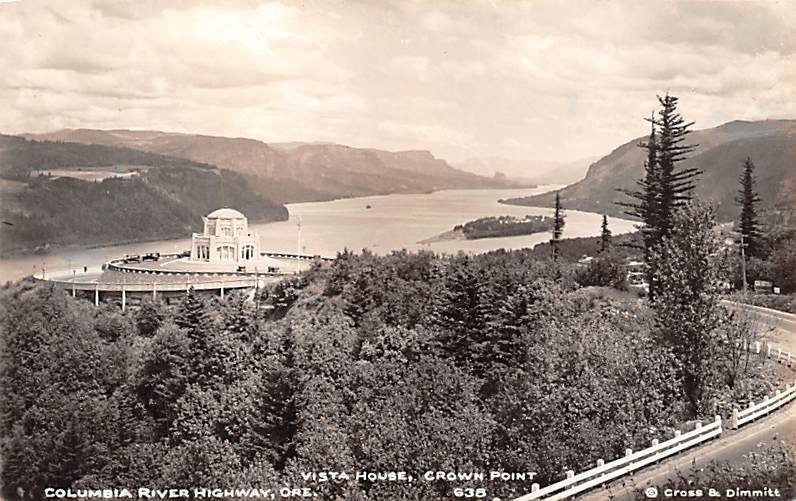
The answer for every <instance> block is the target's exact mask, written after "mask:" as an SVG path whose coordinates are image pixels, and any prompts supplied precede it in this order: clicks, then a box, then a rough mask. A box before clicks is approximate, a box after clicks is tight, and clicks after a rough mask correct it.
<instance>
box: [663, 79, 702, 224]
mask: <svg viewBox="0 0 796 501" xmlns="http://www.w3.org/2000/svg"><path fill="white" fill-rule="evenodd" d="M677 101H678V100H677V98H676V97H675V96H670V95H669V94H668V93H667V94H666V95H665V96H663V97H660V96H658V102H659V103H660V105H661V109H660V110H659V111H658V118H657V119H656V120H655V121H654V124H655V125H657V126H658V130H659V142H658V148H657V153H658V187H659V190H660V191H659V197H660V198H659V206H658V225H659V226H658V228H659V233H660V234H659V239H660V238H663V237H667V236H669V234H670V233H671V230H672V224H673V220H674V212H675V211H676V210H677V209H680V208H682V207H684V206H685V205H686V204H687V203H688V202H690V201H691V199H692V198H693V190H694V187H695V186H696V178H697V176H699V175H700V174H701V171H700V170H699V169H696V168H693V167H689V168H685V169H678V168H677V164H678V163H679V162H681V161H683V160H685V159H686V158H687V157H688V154H689V153H692V152H693V151H694V150H695V149H696V147H697V145H695V144H686V143H685V140H686V138H687V136H688V134H689V133H690V132H691V131H690V130H689V128H690V127H691V126H692V125H694V122H686V121H685V120H684V119H683V117H682V116H681V115H680V113H679V112H678V111H677Z"/></svg>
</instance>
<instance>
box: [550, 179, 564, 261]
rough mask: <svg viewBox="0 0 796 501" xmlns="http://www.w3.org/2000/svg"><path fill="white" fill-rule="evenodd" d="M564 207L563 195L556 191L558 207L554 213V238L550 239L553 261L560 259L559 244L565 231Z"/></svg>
mask: <svg viewBox="0 0 796 501" xmlns="http://www.w3.org/2000/svg"><path fill="white" fill-rule="evenodd" d="M564 218H565V216H564V209H562V208H561V196H560V194H559V192H556V208H555V214H554V215H553V238H552V239H551V240H550V246H551V247H552V249H553V261H558V244H559V242H560V241H561V235H562V234H563V232H564V225H565V222H564Z"/></svg>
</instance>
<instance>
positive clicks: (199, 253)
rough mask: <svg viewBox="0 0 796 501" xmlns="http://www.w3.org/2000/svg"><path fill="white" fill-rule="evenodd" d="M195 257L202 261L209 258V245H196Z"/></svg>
mask: <svg viewBox="0 0 796 501" xmlns="http://www.w3.org/2000/svg"><path fill="white" fill-rule="evenodd" d="M196 258H197V259H201V260H202V261H208V260H210V247H208V246H206V245H199V246H197V247H196Z"/></svg>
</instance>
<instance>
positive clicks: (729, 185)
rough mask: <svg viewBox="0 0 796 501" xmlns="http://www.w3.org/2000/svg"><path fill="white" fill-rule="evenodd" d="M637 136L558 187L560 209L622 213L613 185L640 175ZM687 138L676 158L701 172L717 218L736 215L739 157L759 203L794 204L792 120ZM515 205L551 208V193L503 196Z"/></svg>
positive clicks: (630, 185)
mask: <svg viewBox="0 0 796 501" xmlns="http://www.w3.org/2000/svg"><path fill="white" fill-rule="evenodd" d="M644 139H645V138H643V137H640V138H636V139H633V140H632V141H629V142H627V143H625V144H623V145H622V146H620V147H618V148H616V149H615V150H614V151H612V152H611V153H610V154H608V155H606V156H605V157H603V158H601V159H600V160H599V161H597V162H595V163H594V164H592V165H591V167H589V170H588V172H587V174H586V177H585V178H584V179H583V180H582V181H579V182H577V183H575V184H572V185H570V186H567V187H566V188H564V189H562V190H561V191H560V194H561V202H562V205H563V206H564V207H565V208H569V209H577V210H585V211H594V212H602V213H607V214H613V215H622V214H623V210H622V208H621V207H618V206H617V205H616V202H617V201H622V200H625V201H626V200H627V197H625V196H624V195H622V194H621V193H619V192H618V191H617V189H618V188H623V189H635V188H636V185H635V182H636V180H637V179H640V178H641V177H642V175H643V166H644V158H645V152H644V150H643V149H641V148H639V147H638V144H639V143H640V142H641V141H643V140H644ZM689 142H690V143H693V144H698V145H699V146H698V148H697V150H696V151H695V152H694V153H692V154H691V155H690V157H689V158H688V159H687V160H685V161H683V162H682V163H681V167H682V168H685V167H696V168H699V169H701V170H702V171H703V173H702V175H701V176H700V177H699V180H698V184H697V187H696V196H697V197H698V198H700V199H703V200H710V201H712V202H714V203H715V204H717V216H718V218H719V220H720V221H731V220H733V219H734V218H735V217H736V216H737V214H738V210H739V209H738V207H737V205H736V204H735V197H736V195H737V191H738V176H739V175H740V173H741V169H742V165H743V161H744V159H745V158H746V157H751V158H752V161H753V162H754V164H755V166H756V167H757V169H756V171H755V177H756V180H757V191H758V192H759V193H760V197H761V199H762V201H761V208H763V209H778V210H781V211H786V212H790V211H792V210H793V208H794V207H796V120H765V121H757V122H746V121H734V122H729V123H726V124H724V125H720V126H718V127H714V128H712V129H703V130H698V131H694V132H693V133H692V134H690V136H689ZM506 203H511V204H515V205H528V206H542V207H551V206H552V205H553V203H554V194H553V193H547V194H542V195H536V196H532V197H524V198H517V199H512V200H508V201H506Z"/></svg>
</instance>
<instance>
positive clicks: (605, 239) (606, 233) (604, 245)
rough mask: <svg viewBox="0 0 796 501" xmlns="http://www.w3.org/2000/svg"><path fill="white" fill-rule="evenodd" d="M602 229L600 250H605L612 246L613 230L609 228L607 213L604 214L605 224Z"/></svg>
mask: <svg viewBox="0 0 796 501" xmlns="http://www.w3.org/2000/svg"><path fill="white" fill-rule="evenodd" d="M600 229H601V232H600V252H605V251H607V250H608V249H610V248H611V230H609V229H608V215H607V214H603V224H602V225H601V226H600Z"/></svg>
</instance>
